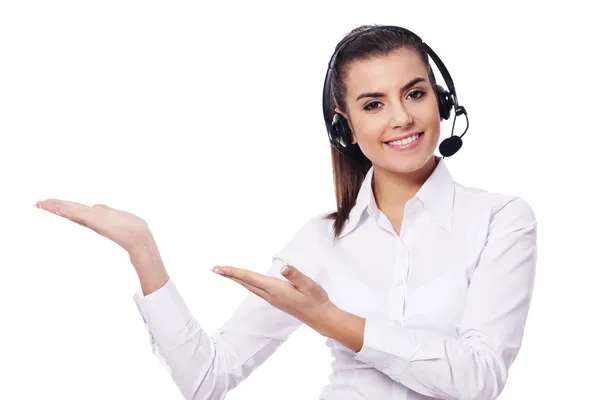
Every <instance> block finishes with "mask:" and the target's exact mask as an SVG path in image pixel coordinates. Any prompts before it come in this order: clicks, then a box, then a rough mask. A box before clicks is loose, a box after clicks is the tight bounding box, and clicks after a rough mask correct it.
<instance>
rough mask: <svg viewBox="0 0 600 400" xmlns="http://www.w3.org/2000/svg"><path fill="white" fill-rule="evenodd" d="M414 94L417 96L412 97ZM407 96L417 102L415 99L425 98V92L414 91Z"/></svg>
mask: <svg viewBox="0 0 600 400" xmlns="http://www.w3.org/2000/svg"><path fill="white" fill-rule="evenodd" d="M415 93H417V94H419V96H413V95H414V94H415ZM408 96H409V97H410V98H411V99H413V100H417V99H420V98H421V97H423V96H425V92H424V91H422V90H415V91H414V92H410V93H409V94H408Z"/></svg>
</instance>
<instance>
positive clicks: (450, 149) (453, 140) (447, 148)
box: [439, 106, 469, 157]
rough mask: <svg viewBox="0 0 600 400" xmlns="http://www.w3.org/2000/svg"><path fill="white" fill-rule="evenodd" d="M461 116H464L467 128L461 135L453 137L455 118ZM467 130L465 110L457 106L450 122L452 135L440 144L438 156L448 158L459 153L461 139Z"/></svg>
mask: <svg viewBox="0 0 600 400" xmlns="http://www.w3.org/2000/svg"><path fill="white" fill-rule="evenodd" d="M462 114H464V115H465V118H466V119H467V127H466V128H465V131H464V132H463V133H462V135H460V136H454V123H455V122H456V117H457V116H459V115H462ZM468 129H469V117H468V116H467V110H466V109H465V108H464V107H463V106H458V107H456V108H455V113H454V121H453V122H452V133H451V134H450V137H449V138H446V139H444V140H442V143H440V147H439V150H440V154H441V155H442V156H443V157H450V156H453V155H454V154H456V152H457V151H459V150H460V148H461V147H462V145H463V141H462V137H463V136H464V135H465V133H467V130H468Z"/></svg>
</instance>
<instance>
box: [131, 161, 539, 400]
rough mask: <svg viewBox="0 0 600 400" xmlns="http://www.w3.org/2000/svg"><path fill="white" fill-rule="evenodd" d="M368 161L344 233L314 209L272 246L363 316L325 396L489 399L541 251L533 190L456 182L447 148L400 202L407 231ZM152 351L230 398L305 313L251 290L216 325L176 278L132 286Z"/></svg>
mask: <svg viewBox="0 0 600 400" xmlns="http://www.w3.org/2000/svg"><path fill="white" fill-rule="evenodd" d="M372 177H373V168H371V169H370V170H369V172H368V174H367V175H366V177H365V180H364V181H363V183H362V186H361V189H360V192H359V194H358V197H357V200H356V203H355V206H354V207H353V209H352V211H351V213H350V216H349V219H348V223H347V224H346V226H345V228H344V230H343V232H342V235H341V237H340V240H339V241H338V242H337V243H335V244H334V242H333V240H332V238H333V230H332V225H333V221H332V220H325V219H323V218H322V217H323V216H324V215H326V213H324V214H319V215H316V216H314V217H313V218H311V219H310V220H309V221H308V222H307V223H306V224H305V225H304V226H303V227H302V228H301V229H299V231H298V232H297V233H296V235H295V236H294V237H293V238H292V239H291V240H290V241H289V242H288V243H287V244H286V245H285V246H284V247H283V249H281V250H280V251H279V252H278V253H277V254H275V256H274V257H273V264H272V266H271V267H270V268H269V269H268V271H265V272H262V273H263V274H265V275H268V276H272V277H277V278H279V279H283V280H285V278H284V277H283V276H281V275H280V272H279V270H280V268H281V266H283V265H284V264H286V263H289V264H291V265H293V266H295V267H296V268H298V269H299V270H300V271H301V272H303V273H304V274H306V275H308V276H309V277H311V278H312V279H313V280H315V281H316V282H317V283H319V284H320V285H321V286H323V288H324V289H325V290H326V291H327V292H328V294H329V297H330V299H331V300H332V302H333V303H334V304H335V305H337V306H338V307H339V308H341V309H342V310H344V311H347V312H350V313H353V314H356V315H359V316H361V317H364V318H366V326H365V332H364V345H363V347H362V349H361V350H360V351H359V352H358V353H355V352H354V351H352V350H350V349H349V348H347V347H345V346H343V345H342V344H340V343H339V342H336V341H334V340H332V339H330V338H327V339H326V341H325V344H326V345H327V346H328V347H329V348H330V349H331V353H332V355H333V357H334V362H333V363H332V373H331V374H330V375H329V381H330V383H329V384H328V385H326V386H325V387H324V388H323V390H322V392H321V394H320V396H319V399H323V400H353V399H368V400H385V399H394V400H400V399H406V400H417V399H419V400H421V399H427V398H439V399H460V400H469V399H477V400H486V399H495V398H496V397H497V396H498V395H499V394H500V392H501V391H502V389H503V387H504V385H505V382H506V379H507V376H508V369H509V367H510V365H511V364H512V362H513V361H514V359H515V357H516V356H517V353H518V351H519V348H520V345H521V339H522V335H523V331H524V326H525V321H526V318H527V314H528V311H529V305H530V301H531V294H532V289H533V284H534V276H535V265H536V261H537V221H536V218H535V215H534V213H533V211H532V209H531V207H530V206H529V204H528V203H527V202H525V201H524V200H523V199H522V198H520V197H517V196H512V195H504V194H498V193H491V192H488V191H484V190H482V189H477V188H471V187H466V186H463V185H461V184H459V183H457V182H455V181H454V180H453V179H452V177H451V175H450V173H449V171H448V169H447V167H446V165H445V163H444V160H443V159H442V160H440V161H439V163H438V165H437V167H436V169H435V170H434V172H433V173H432V174H431V175H430V177H429V178H428V179H427V181H426V182H425V183H424V184H423V186H422V187H421V188H420V189H419V191H418V193H417V194H416V195H415V196H414V197H413V198H412V199H410V200H409V201H408V203H407V204H406V206H405V212H404V219H403V221H402V226H401V230H400V235H398V234H397V233H396V232H395V230H394V229H393V227H392V225H391V224H390V222H389V220H388V219H387V217H386V216H385V215H384V214H383V213H382V212H381V211H380V210H379V209H378V207H377V204H376V202H375V200H374V196H373V189H372ZM134 299H135V302H136V304H137V305H138V307H139V310H140V313H141V315H142V317H143V319H144V322H145V323H146V325H147V328H148V332H149V334H150V337H151V343H152V346H153V349H154V352H155V354H156V356H157V357H158V358H159V360H161V361H162V362H164V363H166V367H167V368H168V370H169V372H170V374H171V376H172V379H173V380H174V382H175V383H176V384H177V386H178V387H179V389H180V391H181V393H182V394H183V396H184V397H185V398H186V399H194V400H200V399H206V400H208V399H211V400H212V399H223V398H225V395H226V393H227V392H228V391H229V390H231V389H233V388H234V387H236V386H237V385H238V384H239V383H240V382H241V381H242V380H244V379H245V378H247V377H248V376H249V375H250V373H251V372H252V371H253V370H254V369H255V368H257V367H259V366H260V365H261V364H262V363H263V362H265V360H266V359H267V358H268V357H269V356H270V355H271V354H273V353H274V352H275V351H276V350H277V348H278V347H279V346H280V345H281V344H282V343H283V342H284V341H285V340H286V339H287V338H288V337H289V336H290V334H291V333H292V332H293V331H294V330H296V329H297V328H298V327H299V326H300V325H301V322H299V321H298V320H297V319H295V318H294V317H292V316H290V315H288V314H286V313H285V312H283V311H281V310H279V309H277V308H275V307H273V306H271V305H270V304H269V303H268V302H266V301H265V300H263V299H262V298H260V297H259V296H257V295H255V294H253V293H249V294H248V296H247V297H246V298H245V299H244V301H243V302H242V303H241V304H240V306H239V307H238V308H237V310H235V312H234V313H233V315H231V317H230V318H229V319H228V321H227V322H226V323H225V324H224V326H222V327H221V328H220V329H218V330H216V331H215V332H213V333H212V335H208V334H207V333H206V332H205V331H204V330H202V328H201V327H200V325H199V324H198V321H196V319H195V318H194V317H193V316H192V315H190V311H189V310H188V308H187V307H186V305H185V302H184V300H183V299H182V298H181V296H180V294H179V293H178V291H177V289H176V287H175V284H174V282H173V281H172V280H169V281H168V282H167V283H166V285H165V286H163V287H162V288H160V289H158V290H157V291H155V292H153V293H150V294H149V295H147V296H145V297H144V296H143V295H142V293H141V291H140V290H138V291H137V292H136V293H135V296H134Z"/></svg>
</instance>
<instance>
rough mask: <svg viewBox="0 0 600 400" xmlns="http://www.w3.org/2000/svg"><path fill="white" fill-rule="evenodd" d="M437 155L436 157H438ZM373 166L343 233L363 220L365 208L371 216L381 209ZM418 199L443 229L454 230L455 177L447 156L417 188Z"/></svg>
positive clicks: (349, 230) (368, 172)
mask: <svg viewBox="0 0 600 400" xmlns="http://www.w3.org/2000/svg"><path fill="white" fill-rule="evenodd" d="M436 157H437V156H436ZM372 185H373V166H371V168H369V170H368V171H367V174H366V175H365V178H364V180H363V182H362V184H361V187H360V189H359V192H358V196H357V197H356V202H355V205H354V207H353V208H352V210H351V211H350V215H349V216H348V221H347V222H346V225H345V226H344V229H343V230H342V232H341V234H340V238H341V237H342V236H345V235H347V234H348V233H350V232H351V231H352V230H354V228H356V226H357V225H358V222H359V221H360V218H361V217H362V216H363V214H364V211H365V210H366V211H367V212H368V213H369V214H370V215H371V216H375V215H376V214H377V213H378V212H380V211H379V208H378V207H377V202H376V201H375V195H374V194H373V186H372ZM415 198H417V199H418V200H420V201H421V202H422V204H423V206H424V208H425V210H426V211H427V213H428V214H429V215H430V216H431V217H432V218H433V219H434V220H435V221H436V222H437V223H438V224H440V225H441V226H442V227H443V228H444V229H446V230H447V231H449V232H451V231H452V208H453V205H454V180H453V178H452V176H451V174H450V171H449V170H448V168H447V166H446V164H445V162H444V159H443V158H439V162H438V165H437V166H436V168H435V169H434V170H433V172H432V173H431V175H430V176H429V178H427V180H426V181H425V183H424V184H423V185H422V186H421V187H420V188H419V190H418V191H417V193H416V195H415Z"/></svg>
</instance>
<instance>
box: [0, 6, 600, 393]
mask: <svg viewBox="0 0 600 400" xmlns="http://www.w3.org/2000/svg"><path fill="white" fill-rule="evenodd" d="M482 3H483V2H482ZM582 4H583V2H582ZM590 4H592V3H590ZM588 7H592V6H591V5H590V6H588ZM593 15H594V13H593V12H592V11H591V8H590V9H584V8H583V7H582V6H579V5H578V4H577V3H576V2H573V1H569V2H565V3H564V4H560V5H549V4H547V3H546V2H539V3H533V2H525V1H520V2H514V3H510V2H506V1H505V2H501V3H494V4H493V5H490V4H489V3H487V2H486V3H485V4H481V5H477V4H476V3H473V4H468V3H465V2H443V3H439V4H438V3H432V2H415V1H411V2H402V1H390V2H384V1H374V2H366V1H362V2H352V1H347V0H346V1H336V2H319V3H316V4H310V3H304V4H299V3H296V4H287V2H279V3H273V4H269V3H264V2H258V3H257V2H241V1H239V2H236V3H232V2H205V3H204V2H203V3H200V2H168V1H129V0H127V1H125V0H119V1H102V2H92V1H52V2H49V1H37V2H34V1H5V2H2V3H1V5H0V135H1V139H2V141H1V144H0V167H1V169H0V171H1V175H0V176H1V189H0V190H1V197H0V201H1V202H2V204H1V209H2V220H1V224H0V246H1V254H2V259H1V260H0V263H1V264H0V268H1V271H0V272H1V274H0V312H1V316H0V325H1V327H0V344H1V346H2V355H1V356H0V398H1V399H11V400H17V399H39V398H61V399H87V400H92V399H107V398H111V399H146V400H150V399H178V398H181V395H180V394H179V391H178V389H177V388H176V386H175V384H174V383H173V382H172V381H171V379H170V377H169V375H168V373H167V371H166V370H164V369H163V367H162V366H161V365H160V364H159V362H158V361H157V360H156V359H155V358H154V356H153V354H152V353H151V349H150V343H149V341H148V336H147V333H146V331H145V327H144V324H143V322H142V319H141V317H140V316H139V314H138V311H137V308H136V307H135V304H134V301H133V293H134V291H135V290H136V289H137V288H138V286H139V283H138V281H137V277H136V275H135V272H134V270H133V268H132V267H131V265H130V263H129V258H128V256H127V254H126V253H125V252H124V251H123V250H122V249H121V248H120V247H118V246H117V245H115V244H114V243H112V242H110V241H108V240H107V239H105V238H104V237H102V236H100V235H98V234H96V233H95V232H93V231H91V230H89V229H86V228H84V227H82V226H79V225H77V224H75V223H72V222H70V221H68V220H66V219H63V218H61V217H59V216H56V215H53V214H50V213H48V212H45V211H41V210H38V209H36V208H33V207H32V205H33V203H34V202H35V201H37V200H43V199H46V198H60V199H68V200H72V201H77V202H81V203H85V204H88V205H92V204H95V203H104V204H108V205H110V206H112V207H115V208H120V209H125V210H128V211H130V212H133V213H135V214H137V215H140V216H142V217H143V218H145V219H146V220H147V221H148V222H149V224H150V226H151V228H152V231H153V233H154V235H155V238H156V240H157V242H158V244H159V247H160V250H161V254H162V256H163V259H164V262H165V264H166V266H167V269H168V271H169V273H170V275H171V278H172V279H173V280H174V281H175V282H176V283H177V286H178V288H179V290H180V292H181V293H182V294H183V296H184V298H185V299H186V302H187V304H188V306H189V308H190V309H191V311H192V313H193V314H194V316H195V317H196V318H197V319H198V320H199V321H200V323H201V326H202V327H203V328H204V329H206V330H209V331H212V330H213V329H215V328H217V327H218V326H220V324H222V323H223V322H224V321H225V320H226V319H227V318H228V316H229V314H230V313H231V312H232V311H233V309H234V308H236V307H237V305H238V304H239V302H240V301H241V300H242V299H243V298H244V296H245V295H246V293H247V292H246V289H244V288H243V287H241V286H239V285H237V284H236V283H234V282H232V281H230V280H227V279H223V278H221V277H219V276H217V275H215V274H213V273H212V272H210V271H209V270H210V268H211V267H212V266H213V265H217V264H222V265H234V266H238V267H241V268H248V269H253V270H256V271H260V272H262V271H265V270H266V269H267V268H268V267H269V266H270V260H271V256H272V255H273V254H274V253H275V252H277V251H278V250H279V249H280V248H281V247H282V246H283V245H284V244H285V243H287V241H288V240H289V239H291V237H292V236H293V235H294V233H295V232H296V231H297V230H298V229H299V228H300V226H302V225H303V224H304V222H306V221H307V219H308V218H310V217H311V216H314V215H315V214H317V213H320V212H324V211H327V210H330V209H333V207H334V204H335V200H334V192H333V180H332V173H331V164H330V151H329V143H328V140H327V135H326V131H325V126H324V123H323V117H322V113H321V91H322V85H323V79H324V77H325V71H326V66H327V62H328V61H329V57H330V56H331V53H332V51H333V49H334V47H335V45H336V43H337V42H338V41H339V40H340V39H341V38H342V37H343V36H344V35H345V34H346V33H347V32H349V31H350V30H351V29H353V28H354V27H356V26H358V25H362V24H368V23H381V24H392V25H400V26H404V27H406V28H408V29H410V30H413V31H414V32H416V33H417V34H419V35H420V36H421V37H422V38H423V39H424V40H425V41H426V42H427V43H428V44H429V45H430V46H431V47H432V48H433V49H434V50H435V51H436V52H437V54H438V55H439V56H440V57H441V58H442V59H443V60H444V62H445V64H446V66H447V67H448V69H449V70H450V72H451V74H452V77H453V78H454V82H455V84H456V87H457V93H458V98H459V101H460V103H461V104H463V105H464V106H465V107H466V108H467V110H468V112H469V117H470V124H471V125H470V129H469V132H468V133H467V135H466V136H465V137H464V141H465V145H464V146H463V149H462V150H461V151H460V152H459V153H458V154H457V155H455V156H454V157H452V158H448V159H447V165H448V167H449V169H450V171H451V173H452V175H453V177H454V179H455V180H457V181H458V182H460V183H463V184H465V185H468V186H476V187H481V188H484V189H486V190H489V191H497V192H503V193H514V194H517V195H519V196H522V197H523V198H524V199H526V200H527V201H528V202H529V203H530V204H531V205H532V207H533V208H534V211H535V212H536V216H537V218H538V222H539V228H538V229H539V260H538V274H537V280H536V288H535V291H534V299H533V303H532V307H531V312H530V316H529V319H528V323H527V327H526V331H525V337H524V341H523V347H522V350H521V352H520V354H519V356H518V357H517V360H516V362H515V363H514V364H513V367H512V369H511V371H510V377H509V380H508V383H507V386H506V388H505V390H504V392H503V393H502V395H501V396H500V398H501V399H502V400H509V399H532V398H535V399H546V398H550V397H553V398H554V397H556V398H569V399H573V398H590V396H592V397H593V396H594V395H595V394H597V389H596V388H595V386H596V385H595V384H594V381H595V380H597V376H596V375H597V372H598V368H599V367H598V363H597V362H598V361H597V360H598V357H599V356H600V348H599V345H598V337H599V335H600V330H599V329H598V324H597V320H598V318H597V316H598V311H597V310H596V308H597V306H598V304H600V301H599V295H598V293H599V290H598V284H597V282H596V279H597V278H598V276H599V274H598V270H599V267H600V263H599V261H598V256H597V253H596V250H597V248H598V244H597V241H598V233H597V229H598V224H599V222H600V221H599V217H598V204H600V203H599V200H600V199H599V197H598V194H597V193H598V191H597V182H598V177H597V175H598V173H599V172H600V167H599V166H598V162H597V160H596V158H595V156H596V153H597V151H598V147H599V145H600V140H599V139H598V134H599V130H598V128H597V115H598V107H599V105H600V104H599V102H598V97H599V96H598V93H599V88H598V84H597V82H596V78H597V71H598V67H599V64H598V60H597V43H596V39H594V37H595V38H597V37H598V36H597V35H598V32H597V31H596V32H594V29H597V28H596V26H594V24H595V23H596V21H595V20H594V19H593V18H592V17H593ZM438 77H439V78H438V79H440V82H441V76H439V74H438ZM451 126H452V119H450V120H449V121H444V122H443V123H442V135H443V137H446V136H449V134H450V129H451ZM463 126H464V120H461V119H459V120H458V121H457V131H458V132H461V131H462V129H461V128H462V127H463ZM331 361H332V358H331V356H330V354H329V353H328V350H327V349H326V347H325V338H323V337H321V336H320V335H319V334H317V333H316V332H314V331H312V330H310V329H309V328H308V327H305V326H303V327H301V328H300V329H299V330H298V331H297V332H296V333H294V334H293V335H292V337H291V338H290V340H289V341H288V343H286V344H285V345H284V346H282V347H281V348H280V349H279V351H278V352H277V353H276V354H274V355H273V356H272V358H270V359H269V360H268V361H267V362H266V363H265V364H264V365H263V366H261V367H260V368H259V369H257V370H256V371H255V372H254V373H253V374H252V375H251V376H250V377H249V378H248V379H247V380H246V381H244V382H242V383H241V384H240V386H239V387H238V388H236V389H234V390H233V391H232V392H230V394H229V395H228V397H227V398H228V399H233V400H235V399H248V398H261V399H282V398H285V399H316V398H317V394H318V393H319V392H320V390H321V389H322V387H323V386H324V385H326V384H327V375H328V374H329V372H330V363H331Z"/></svg>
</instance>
